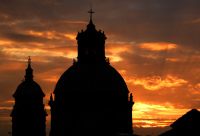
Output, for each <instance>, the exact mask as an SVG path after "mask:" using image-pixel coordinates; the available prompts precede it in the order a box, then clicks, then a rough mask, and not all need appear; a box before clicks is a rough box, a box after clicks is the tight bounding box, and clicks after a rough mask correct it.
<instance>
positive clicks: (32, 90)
mask: <svg viewBox="0 0 200 136" xmlns="http://www.w3.org/2000/svg"><path fill="white" fill-rule="evenodd" d="M24 95H29V96H35V95H38V96H42V97H44V96H45V94H44V93H43V91H42V89H41V87H40V86H39V85H38V84H37V83H36V82H35V81H33V80H25V81H23V82H22V83H21V84H20V85H19V86H18V87H17V90H16V92H15V93H14V94H13V97H16V96H24Z"/></svg>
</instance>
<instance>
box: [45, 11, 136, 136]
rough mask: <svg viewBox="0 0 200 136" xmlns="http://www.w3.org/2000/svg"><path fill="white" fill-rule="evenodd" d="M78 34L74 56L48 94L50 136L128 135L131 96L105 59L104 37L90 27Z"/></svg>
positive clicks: (90, 24) (91, 24)
mask: <svg viewBox="0 0 200 136" xmlns="http://www.w3.org/2000/svg"><path fill="white" fill-rule="evenodd" d="M89 13H90V21H89V24H88V25H87V29H86V30H85V31H83V30H82V31H81V32H78V35H77V37H76V39H77V43H78V57H77V61H76V60H74V63H73V65H72V66H71V67H70V68H69V69H67V70H66V71H65V72H64V73H63V75H62V76H61V77H60V79H59V80H58V82H57V84H56V87H55V90H54V92H53V93H54V98H53V96H52V95H51V97H50V101H49V105H50V107H51V131H50V136H81V135H87V136H102V135H103V136H117V135H124V134H126V135H132V133H133V130H132V106H133V104H134V102H133V97H132V94H130V93H129V90H128V88H127V85H126V83H125V81H124V79H123V78H122V76H121V75H120V74H119V73H118V72H117V71H116V70H115V69H114V68H113V67H112V66H111V65H110V63H109V60H108V59H107V58H106V57H105V40H106V36H105V34H104V32H101V30H99V31H97V30H96V28H95V25H94V24H93V20H92V14H93V13H94V12H93V11H92V9H91V10H90V11H89Z"/></svg>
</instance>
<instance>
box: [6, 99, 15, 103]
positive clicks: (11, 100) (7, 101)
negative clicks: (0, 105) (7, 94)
mask: <svg viewBox="0 0 200 136" xmlns="http://www.w3.org/2000/svg"><path fill="white" fill-rule="evenodd" d="M5 102H6V103H14V102H15V101H12V100H10V101H5Z"/></svg>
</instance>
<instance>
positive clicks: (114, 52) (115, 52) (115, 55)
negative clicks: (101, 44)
mask: <svg viewBox="0 0 200 136" xmlns="http://www.w3.org/2000/svg"><path fill="white" fill-rule="evenodd" d="M109 44H114V43H112V42H110V43H109ZM129 47H130V45H123V46H119V45H118V46H113V47H108V48H107V49H106V52H110V53H111V55H106V57H108V58H109V59H110V61H111V62H118V61H122V60H123V58H122V57H120V55H119V54H120V53H122V52H131V51H130V49H129Z"/></svg>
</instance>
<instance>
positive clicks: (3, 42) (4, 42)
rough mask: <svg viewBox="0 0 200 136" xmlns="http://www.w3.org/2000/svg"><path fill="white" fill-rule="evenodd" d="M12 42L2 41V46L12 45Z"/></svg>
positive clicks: (0, 43) (0, 41)
mask: <svg viewBox="0 0 200 136" xmlns="http://www.w3.org/2000/svg"><path fill="white" fill-rule="evenodd" d="M11 43H12V42H11V41H5V40H0V45H8V44H11Z"/></svg>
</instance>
